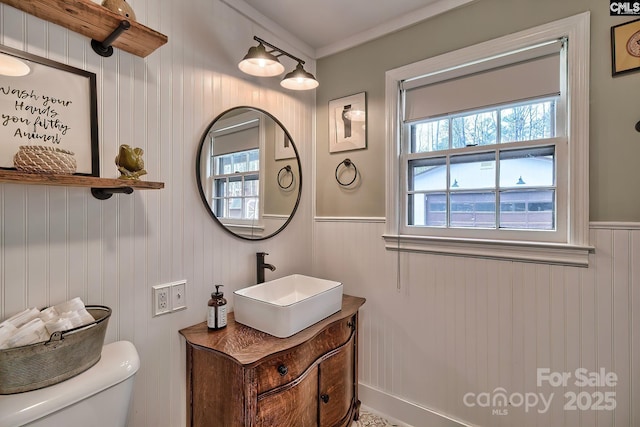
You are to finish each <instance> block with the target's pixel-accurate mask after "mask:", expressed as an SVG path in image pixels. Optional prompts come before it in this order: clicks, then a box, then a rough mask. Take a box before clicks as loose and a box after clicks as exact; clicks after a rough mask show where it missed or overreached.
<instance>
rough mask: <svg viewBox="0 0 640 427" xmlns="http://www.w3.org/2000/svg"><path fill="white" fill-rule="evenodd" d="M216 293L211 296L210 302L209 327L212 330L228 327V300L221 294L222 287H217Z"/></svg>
mask: <svg viewBox="0 0 640 427" xmlns="http://www.w3.org/2000/svg"><path fill="white" fill-rule="evenodd" d="M215 286H216V291H215V292H213V293H212V294H211V299H210V300H209V304H208V305H209V313H208V315H207V327H208V328H209V329H211V330H215V329H222V328H224V327H225V326H227V300H226V299H224V294H223V293H222V292H220V288H221V287H222V285H215Z"/></svg>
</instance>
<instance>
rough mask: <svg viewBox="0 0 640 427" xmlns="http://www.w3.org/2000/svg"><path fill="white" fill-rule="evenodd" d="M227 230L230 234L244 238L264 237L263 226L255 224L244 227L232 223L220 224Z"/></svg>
mask: <svg viewBox="0 0 640 427" xmlns="http://www.w3.org/2000/svg"><path fill="white" fill-rule="evenodd" d="M222 225H224V226H225V227H226V228H227V229H228V230H230V231H231V232H233V233H235V234H238V235H240V236H244V237H252V238H256V237H262V236H264V225H263V224H256V225H244V224H234V223H224V222H223V223H222Z"/></svg>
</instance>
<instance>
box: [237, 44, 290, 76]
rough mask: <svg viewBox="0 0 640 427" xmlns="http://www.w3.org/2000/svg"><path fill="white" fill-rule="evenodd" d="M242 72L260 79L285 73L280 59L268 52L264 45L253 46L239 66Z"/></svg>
mask: <svg viewBox="0 0 640 427" xmlns="http://www.w3.org/2000/svg"><path fill="white" fill-rule="evenodd" d="M238 68H240V70H242V72H244V73H247V74H250V75H252V76H258V77H273V76H278V75H280V74H282V73H284V66H283V65H282V64H281V63H280V61H278V58H276V57H275V56H273V55H272V54H270V53H269V52H267V50H266V49H265V48H264V46H263V44H262V43H260V44H259V45H258V46H253V47H251V48H250V49H249V52H247V54H246V55H245V57H244V58H243V59H242V61H240V63H239V64H238Z"/></svg>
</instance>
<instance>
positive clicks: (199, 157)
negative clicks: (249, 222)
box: [195, 105, 302, 242]
mask: <svg viewBox="0 0 640 427" xmlns="http://www.w3.org/2000/svg"><path fill="white" fill-rule="evenodd" d="M240 109H249V110H253V111H257V112H259V113H262V114H264V115H265V116H267V117H269V118H270V119H272V120H273V121H274V122H275V123H276V124H277V125H278V126H280V128H281V129H282V130H283V131H284V133H285V135H286V136H287V138H289V141H291V146H292V147H293V151H294V152H295V155H296V159H297V161H298V176H299V179H298V197H297V198H296V204H295V205H294V207H293V209H292V210H291V213H290V214H289V218H288V219H287V220H286V221H285V223H284V224H282V226H281V227H280V228H278V229H277V230H276V231H274V232H273V233H271V234H269V235H268V236H263V237H256V238H251V237H245V236H241V235H239V234H236V233H234V232H233V231H231V230H230V229H229V228H227V227H226V226H225V225H224V224H223V223H222V222H221V221H220V220H219V219H218V217H217V216H216V215H215V214H214V213H213V210H212V209H211V207H210V206H209V202H208V200H207V197H206V195H205V194H204V188H203V186H202V178H201V177H200V164H201V163H200V162H201V160H202V148H203V146H204V144H205V142H206V140H207V135H209V132H210V131H211V128H212V127H213V126H214V125H215V124H216V122H217V121H218V120H220V118H221V117H222V116H224V115H225V114H227V113H229V112H230V111H235V110H240ZM195 170H196V183H197V184H198V193H200V199H202V203H203V204H204V206H205V208H206V210H207V212H208V213H209V215H211V217H212V218H213V219H214V221H215V222H217V223H218V224H220V226H221V227H222V228H223V229H224V230H225V231H226V232H227V233H229V234H231V235H232V236H234V237H237V238H239V239H242V240H248V241H250V242H257V241H260V240H266V239H269V238H271V237H273V236H275V235H277V234H278V233H280V232H281V231H282V230H284V229H285V228H286V227H287V225H289V223H290V222H291V220H292V219H293V216H294V215H295V213H296V211H297V210H298V205H299V204H300V197H301V196H302V161H301V159H300V153H298V148H297V147H296V144H295V142H294V141H293V138H291V134H290V133H289V131H288V130H287V128H286V127H284V125H283V124H282V122H281V121H280V120H278V119H277V118H276V117H275V116H274V115H273V114H271V113H269V112H267V111H265V110H263V109H261V108H257V107H251V106H247V105H239V106H236V107H232V108H229V109H227V110H225V111H223V112H222V113H220V114H218V115H217V116H216V117H215V118H214V119H213V120H212V121H211V123H210V124H209V126H207V128H206V129H205V131H204V133H203V134H202V138H200V143H199V144H198V152H197V154H196V168H195Z"/></svg>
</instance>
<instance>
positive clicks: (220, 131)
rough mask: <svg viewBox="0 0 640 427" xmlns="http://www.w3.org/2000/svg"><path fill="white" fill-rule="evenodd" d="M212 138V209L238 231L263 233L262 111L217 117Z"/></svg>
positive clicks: (209, 158) (209, 184)
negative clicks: (261, 197)
mask: <svg viewBox="0 0 640 427" xmlns="http://www.w3.org/2000/svg"><path fill="white" fill-rule="evenodd" d="M209 138H210V140H209V141H208V144H207V145H208V147H207V148H208V149H207V151H206V153H207V154H206V156H204V159H206V160H203V161H206V162H207V163H206V171H207V180H206V185H205V188H204V189H203V192H204V194H206V197H207V201H208V203H209V205H210V206H211V210H212V211H213V213H214V215H215V216H216V218H218V220H219V221H220V222H221V223H223V224H224V225H225V226H227V227H229V228H232V229H233V230H234V232H235V233H237V234H247V235H251V236H256V235H259V234H261V233H262V231H263V229H264V225H263V223H262V203H261V200H260V194H262V193H263V187H264V179H263V176H262V175H261V174H262V172H261V169H260V164H261V162H262V160H263V159H262V158H261V152H263V151H264V150H262V151H261V150H260V147H261V146H262V145H264V131H263V125H261V119H260V117H259V115H256V114H255V113H253V112H249V113H243V114H238V115H235V116H233V117H231V118H228V119H224V120H220V121H217V122H216V125H215V127H214V128H213V129H212V130H211V132H210V133H209Z"/></svg>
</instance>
